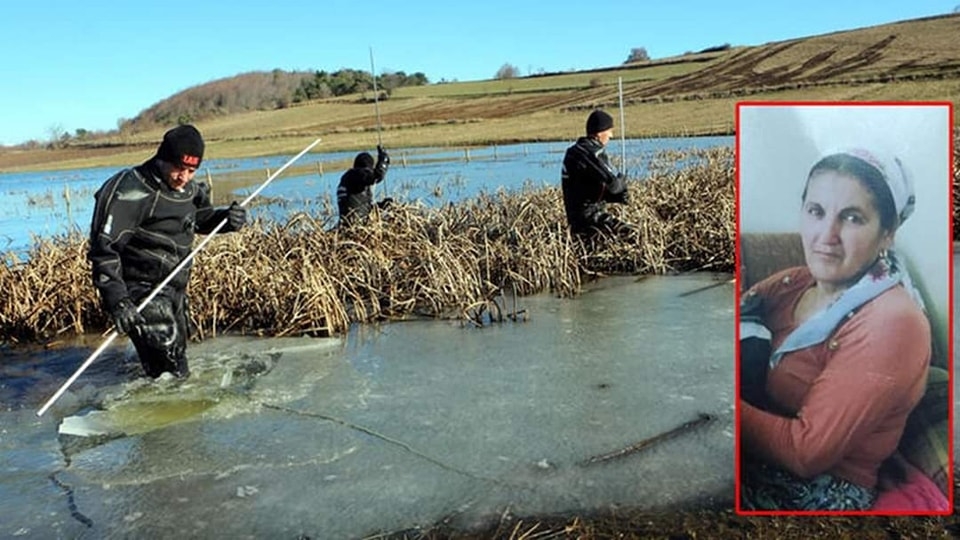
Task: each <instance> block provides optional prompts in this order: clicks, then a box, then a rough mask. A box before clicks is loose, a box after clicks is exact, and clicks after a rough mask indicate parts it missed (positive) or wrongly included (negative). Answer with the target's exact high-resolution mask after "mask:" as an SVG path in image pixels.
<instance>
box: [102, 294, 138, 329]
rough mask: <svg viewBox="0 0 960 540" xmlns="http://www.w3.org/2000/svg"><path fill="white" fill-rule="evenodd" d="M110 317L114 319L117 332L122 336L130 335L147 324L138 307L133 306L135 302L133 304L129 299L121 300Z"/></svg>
mask: <svg viewBox="0 0 960 540" xmlns="http://www.w3.org/2000/svg"><path fill="white" fill-rule="evenodd" d="M110 316H111V317H112V318H113V322H114V325H116V327H117V330H118V331H119V332H120V333H122V334H129V333H130V332H132V331H133V330H134V328H136V327H137V325H140V324H143V323H144V322H146V321H144V319H143V315H140V312H138V311H137V307H136V306H134V305H133V302H131V301H130V299H129V298H124V299H123V300H120V302H118V303H117V305H116V306H114V308H113V310H112V311H111V312H110Z"/></svg>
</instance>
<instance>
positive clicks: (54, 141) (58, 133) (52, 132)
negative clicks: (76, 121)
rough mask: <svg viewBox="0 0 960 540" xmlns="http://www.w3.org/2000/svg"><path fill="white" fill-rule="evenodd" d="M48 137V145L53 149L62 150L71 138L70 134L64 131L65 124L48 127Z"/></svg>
mask: <svg viewBox="0 0 960 540" xmlns="http://www.w3.org/2000/svg"><path fill="white" fill-rule="evenodd" d="M47 135H48V136H49V137H50V140H49V141H48V143H49V145H50V146H51V147H53V148H61V147H62V146H64V144H65V143H66V141H67V139H69V138H70V134H69V133H67V130H66V129H64V127H63V124H53V125H51V126H50V127H48V128H47Z"/></svg>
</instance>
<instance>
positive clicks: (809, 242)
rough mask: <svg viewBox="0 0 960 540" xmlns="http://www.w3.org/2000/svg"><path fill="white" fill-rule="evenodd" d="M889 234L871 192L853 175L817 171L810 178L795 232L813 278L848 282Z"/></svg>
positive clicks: (884, 246) (873, 257) (890, 239)
mask: <svg viewBox="0 0 960 540" xmlns="http://www.w3.org/2000/svg"><path fill="white" fill-rule="evenodd" d="M893 235H894V233H893V232H892V231H886V230H883V229H882V228H881V227H880V213H879V212H878V211H877V209H876V206H875V204H874V203H873V198H872V197H871V196H870V192H868V191H867V189H866V188H865V187H863V185H861V183H860V182H859V181H858V180H856V179H855V178H854V177H852V176H850V175H847V174H845V173H838V172H835V171H822V172H819V173H817V174H815V175H814V176H813V177H811V178H810V181H809V182H808V184H807V198H806V199H805V200H804V201H803V208H802V211H801V218H800V236H801V238H802V240H803V254H804V256H805V257H806V260H807V267H809V269H810V273H811V274H812V275H813V277H814V279H816V280H817V281H818V282H822V283H825V284H830V285H833V286H849V285H852V284H853V283H852V281H853V280H855V279H858V278H859V277H860V275H861V274H862V273H863V272H864V271H865V270H866V269H867V267H868V266H870V265H871V264H872V263H873V262H874V261H875V260H876V259H877V256H878V255H879V254H880V251H881V250H883V249H887V248H889V247H890V246H891V245H892V244H893Z"/></svg>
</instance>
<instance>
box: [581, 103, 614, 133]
mask: <svg viewBox="0 0 960 540" xmlns="http://www.w3.org/2000/svg"><path fill="white" fill-rule="evenodd" d="M612 127H613V117H612V116H610V115H609V114H607V113H605V112H603V111H601V110H600V109H597V110H595V111H593V112H592V113H590V116H588V117H587V135H593V134H595V133H600V132H601V131H606V130H608V129H610V128H612Z"/></svg>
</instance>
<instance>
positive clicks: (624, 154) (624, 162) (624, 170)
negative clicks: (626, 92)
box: [617, 77, 627, 176]
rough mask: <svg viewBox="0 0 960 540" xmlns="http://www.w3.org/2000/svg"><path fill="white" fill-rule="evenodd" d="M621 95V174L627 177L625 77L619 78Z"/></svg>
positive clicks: (618, 85) (618, 83) (618, 84)
mask: <svg viewBox="0 0 960 540" xmlns="http://www.w3.org/2000/svg"><path fill="white" fill-rule="evenodd" d="M617 87H618V89H619V94H620V173H621V174H623V176H627V138H626V137H627V125H626V123H625V122H624V121H623V77H617Z"/></svg>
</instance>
